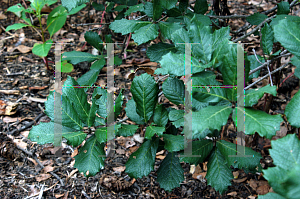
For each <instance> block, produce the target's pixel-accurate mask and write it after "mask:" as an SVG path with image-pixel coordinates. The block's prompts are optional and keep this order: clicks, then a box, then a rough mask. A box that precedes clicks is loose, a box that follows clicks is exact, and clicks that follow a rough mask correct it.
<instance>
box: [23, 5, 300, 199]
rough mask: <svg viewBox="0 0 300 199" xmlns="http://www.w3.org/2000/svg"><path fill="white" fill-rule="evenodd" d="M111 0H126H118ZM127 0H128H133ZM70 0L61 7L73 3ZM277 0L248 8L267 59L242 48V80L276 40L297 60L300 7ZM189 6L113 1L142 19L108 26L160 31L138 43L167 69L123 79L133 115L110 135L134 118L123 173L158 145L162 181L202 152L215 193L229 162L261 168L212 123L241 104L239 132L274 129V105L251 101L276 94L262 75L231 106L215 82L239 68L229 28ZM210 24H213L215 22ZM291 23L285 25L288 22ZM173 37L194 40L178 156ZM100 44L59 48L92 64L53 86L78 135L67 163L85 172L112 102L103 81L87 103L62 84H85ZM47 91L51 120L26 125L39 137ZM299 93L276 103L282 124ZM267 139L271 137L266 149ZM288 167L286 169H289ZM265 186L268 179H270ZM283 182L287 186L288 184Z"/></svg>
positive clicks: (68, 133) (146, 167) (233, 76)
mask: <svg viewBox="0 0 300 199" xmlns="http://www.w3.org/2000/svg"><path fill="white" fill-rule="evenodd" d="M64 2H65V1H63V4H64ZM72 2H73V3H74V4H72V6H73V7H76V6H78V5H80V1H72ZM113 2H115V3H118V4H122V3H123V4H125V3H124V1H121V0H120V1H113ZM126 2H127V3H128V2H131V3H132V2H136V4H137V1H126ZM68 5H71V4H68ZM72 6H71V7H70V8H68V9H72V8H73V7H72ZM118 6H121V5H118ZM284 6H286V4H285V3H282V6H278V12H279V13H278V15H277V16H276V17H275V18H274V17H273V18H270V19H267V16H266V15H264V14H261V13H256V14H254V15H251V16H249V17H248V18H247V21H249V23H250V24H252V25H257V27H261V37H262V38H261V45H262V48H263V52H264V55H265V56H264V58H266V59H264V58H263V57H259V56H258V57H255V56H256V55H252V56H247V55H244V59H245V66H244V67H245V82H246V83H248V82H250V80H251V79H252V78H254V77H258V75H259V72H255V71H257V69H256V68H258V67H259V66H260V63H259V62H263V63H261V64H264V63H266V64H269V63H271V62H273V61H274V60H276V59H277V58H279V57H281V56H283V55H284V53H286V51H285V52H284V53H281V54H279V53H280V52H273V43H274V42H275V41H276V42H280V44H281V45H282V46H283V47H284V48H286V49H287V50H288V51H290V52H291V53H293V54H294V55H295V57H293V59H292V63H293V64H294V65H296V66H298V65H299V63H300V61H299V60H298V59H299V58H300V55H299V51H298V50H297V49H298V46H299V45H300V42H299V41H300V35H299V32H300V28H298V27H299V26H298V25H299V24H298V23H299V21H300V20H298V19H299V17H294V16H290V15H286V14H287V13H286V9H285V8H286V7H284ZM188 7H189V4H188V1H180V2H179V4H177V0H173V1H156V0H154V1H152V2H145V4H137V5H132V6H129V8H128V4H126V6H123V7H119V9H120V11H121V10H122V12H123V11H124V12H123V14H124V16H126V15H127V14H129V13H130V12H140V13H142V14H145V15H146V16H147V17H145V18H143V20H128V19H125V18H122V19H120V20H115V21H114V22H112V23H111V24H110V26H109V27H110V29H112V30H113V31H114V32H115V33H121V34H123V35H125V34H129V33H134V34H132V39H133V40H134V41H135V42H136V43H137V44H143V43H146V42H149V41H151V40H154V39H156V38H157V37H158V36H159V38H160V40H161V41H165V42H160V43H157V44H153V45H151V46H150V47H149V48H148V50H147V56H148V57H149V58H150V60H151V61H156V62H159V63H160V66H161V67H160V68H158V69H156V70H155V75H165V76H166V77H167V78H166V79H165V80H164V81H163V83H162V85H160V81H156V80H155V78H154V77H153V76H152V75H149V74H146V73H145V74H142V75H140V76H136V77H134V79H133V81H132V85H131V88H130V91H131V94H132V99H130V100H129V101H128V102H127V103H126V108H125V112H126V115H127V116H128V118H129V119H130V120H132V121H133V122H135V125H128V124H123V123H121V124H118V123H117V124H115V135H116V136H124V137H126V136H133V135H134V134H135V133H136V132H137V130H138V129H139V127H142V128H143V129H145V141H144V143H143V144H142V145H141V146H140V147H139V149H138V150H137V151H136V152H134V153H133V154H131V156H130V158H129V159H128V161H127V163H126V170H125V172H126V173H127V174H128V175H129V176H130V177H132V178H142V177H143V176H147V175H148V174H149V173H150V172H151V171H153V170H154V164H155V156H156V153H157V152H158V151H160V150H163V149H164V150H166V153H167V155H166V157H165V158H164V160H163V161H162V162H161V163H160V167H159V168H158V170H157V171H156V174H157V181H158V182H159V184H160V186H161V187H162V188H164V189H165V190H167V191H171V190H172V189H173V188H175V187H179V186H180V183H181V182H182V181H183V180H184V172H183V169H182V167H181V165H180V163H181V162H186V163H189V164H194V165H197V164H199V163H203V162H206V161H207V162H208V164H207V175H206V179H207V182H208V184H209V185H211V186H212V187H214V188H215V190H217V191H219V192H220V193H224V191H226V190H227V187H228V186H230V185H231V180H232V179H233V175H232V168H238V169H243V170H245V171H246V172H261V166H260V159H261V158H262V156H261V155H260V153H258V152H256V151H254V150H252V149H251V148H249V147H245V154H246V155H248V156H251V157H246V158H245V157H241V155H243V154H241V152H240V151H237V150H236V145H235V144H233V143H230V142H227V141H225V140H221V139H220V130H221V128H222V127H223V126H224V125H226V124H227V121H228V119H229V118H232V119H233V121H234V122H235V121H236V115H238V113H239V112H242V113H243V114H245V134H247V135H253V134H255V133H256V132H257V133H258V134H259V135H260V136H261V137H265V138H267V139H271V138H272V137H273V136H275V135H276V131H278V130H280V123H281V122H283V118H282V116H283V115H281V114H275V115H271V114H268V113H266V112H264V111H261V110H258V109H256V108H253V106H254V105H256V104H257V103H258V100H259V99H260V98H262V97H263V95H264V94H266V93H267V94H271V95H273V96H276V95H277V88H276V86H271V85H270V84H269V85H266V86H264V87H261V88H256V89H250V90H246V91H245V104H244V108H240V107H235V105H236V101H237V97H238V96H237V91H236V89H234V88H221V86H222V85H232V86H235V85H237V78H240V77H237V48H236V45H235V44H234V43H233V42H232V41H231V40H230V39H231V36H230V28H229V27H218V25H216V23H217V21H213V20H214V19H213V18H214V17H216V16H215V15H214V13H213V12H210V13H208V14H205V13H206V12H207V11H208V10H207V8H208V5H207V2H206V1H202V0H198V1H196V4H195V6H194V8H193V9H194V12H192V11H190V10H189V9H188ZM121 8H122V9H121ZM127 8H128V10H126V9H127ZM123 9H124V10H123ZM193 9H192V10H193ZM125 10H126V11H125ZM162 16H163V17H162ZM147 19H148V20H147ZM212 21H213V22H212ZM269 23H270V24H269ZM212 24H215V25H214V28H212ZM290 24H292V25H293V26H292V27H289V26H290ZM215 27H217V28H215ZM85 39H86V41H87V42H88V43H90V44H91V45H92V46H93V47H95V48H97V49H98V50H99V49H101V50H103V48H102V46H100V45H99V43H101V42H102V40H101V39H100V38H99V36H98V35H97V33H93V32H87V33H86V35H85ZM238 39H239V38H237V39H235V40H238ZM235 40H233V41H235ZM182 43H196V44H195V45H192V48H191V64H192V84H193V88H192V95H191V98H192V139H193V141H192V155H193V156H192V157H188V156H183V155H184V136H183V134H184V128H182V127H183V126H184V110H181V109H180V107H182V106H184V105H185V101H184V98H185V91H184V90H185V86H184V82H183V81H182V80H181V77H182V76H184V75H185V48H184V45H182ZM103 53H104V51H103V52H102V53H101V55H99V56H97V55H96V56H95V55H90V54H88V53H82V52H76V51H72V52H66V53H65V54H64V57H63V59H65V60H67V61H69V62H70V63H72V64H77V63H79V62H82V61H90V62H93V64H92V67H91V71H92V70H97V72H93V74H96V75H88V73H87V74H85V75H84V78H82V77H81V78H79V79H78V80H77V81H76V80H75V79H73V78H72V77H68V79H67V80H66V81H65V86H66V87H64V88H63V90H62V95H61V98H62V117H63V120H62V129H63V131H62V136H63V137H64V138H65V139H66V140H67V141H68V144H70V145H72V146H78V145H79V144H81V143H82V142H83V141H84V140H85V139H87V140H86V143H85V144H84V146H83V147H82V148H80V151H79V154H78V155H77V156H76V157H75V165H74V167H76V168H78V170H79V171H80V172H83V174H84V175H85V176H93V175H95V174H96V173H97V172H99V170H100V169H102V168H103V167H104V160H105V157H103V156H104V155H105V151H104V145H105V143H106V142H107V141H108V140H107V125H106V119H107V116H108V115H109V114H110V113H111V111H113V110H107V106H106V105H107V104H109V103H112V102H109V101H107V91H106V90H105V89H103V88H99V87H97V88H95V89H94V90H93V94H92V97H91V103H88V101H87V97H88V96H87V94H86V90H85V89H84V88H79V87H76V89H75V88H74V87H70V86H68V87H67V85H73V86H78V85H80V86H91V85H93V84H94V82H95V81H96V80H97V75H98V74H99V71H100V69H101V68H102V67H103V66H104V65H105V61H104V60H105V56H103ZM79 57H80V58H79ZM258 61H259V62H258ZM281 68H282V67H281ZM299 68H300V67H298V68H297V69H296V70H297V73H296V72H295V75H299ZM279 69H280V68H279ZM279 69H278V70H279ZM254 72H255V73H254ZM250 73H251V74H250ZM217 75H218V77H217ZM160 90H162V94H163V95H164V96H165V97H166V98H167V99H168V100H169V101H170V102H172V103H173V104H175V105H177V108H170V107H167V106H166V105H165V104H161V103H160V102H159V101H158V96H159V93H160ZM58 95H60V94H58ZM53 96H54V92H51V93H50V95H49V96H48V99H47V102H46V103H45V106H46V111H45V112H46V114H47V115H48V116H49V117H50V118H51V120H52V121H51V122H49V123H41V124H40V125H38V126H35V127H33V128H32V130H31V131H30V134H29V138H30V139H31V140H32V141H36V142H38V143H39V144H45V143H53V142H54V140H53V135H54V133H53V131H52V130H51V129H53V126H54V122H55V120H54V115H53V114H54V113H53V109H54V105H53V104H54V97H53ZM122 98H123V97H122V93H120V94H119V96H118V97H117V98H116V102H115V116H116V117H117V116H118V115H119V114H120V112H121V110H122V103H123V100H122ZM299 103H300V92H299V91H298V93H296V94H295V96H294V97H293V98H292V100H291V101H290V103H289V104H288V105H287V107H286V110H285V112H284V115H285V116H286V117H287V119H288V121H289V122H290V124H291V125H292V126H293V127H297V128H299V127H300V121H299V118H300V110H299V109H300V106H299ZM173 107H174V106H173ZM239 119H241V118H239ZM92 127H93V128H92ZM86 129H89V130H86ZM88 134H90V135H88ZM278 142H279V141H278ZM275 143H276V142H275ZM276 147H277V146H276V144H274V149H275V148H276ZM275 150H276V149H275ZM271 153H272V152H271ZM284 169H285V168H284ZM266 171H268V170H266ZM293 172H297V170H295V171H293ZM287 175H288V176H291V175H292V173H290V174H287ZM267 176H268V177H266V178H268V179H271V177H269V174H267ZM293 180H296V181H297V179H295V178H291V179H290V178H289V179H286V178H285V179H284V182H285V183H290V182H292V181H293ZM297 182H299V181H297ZM274 186H277V185H276V183H274ZM290 189H293V187H292V186H289V190H290ZM282 190H283V189H281V188H278V193H279V194H282V193H283V192H282ZM293 190H294V189H293Z"/></svg>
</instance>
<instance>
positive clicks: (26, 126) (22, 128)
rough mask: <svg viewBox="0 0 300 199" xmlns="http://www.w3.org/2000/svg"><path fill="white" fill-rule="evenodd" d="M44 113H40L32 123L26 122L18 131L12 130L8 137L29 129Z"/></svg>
mask: <svg viewBox="0 0 300 199" xmlns="http://www.w3.org/2000/svg"><path fill="white" fill-rule="evenodd" d="M44 114H45V113H40V114H39V115H38V116H37V117H36V118H35V119H34V120H33V121H31V122H28V123H27V124H26V125H25V126H22V127H21V128H20V129H14V130H13V131H11V132H9V133H8V134H9V135H13V134H14V133H15V132H20V131H24V130H25V129H27V128H29V127H31V126H32V125H33V124H35V123H36V122H37V121H38V120H39V119H40V118H41V117H42V116H44Z"/></svg>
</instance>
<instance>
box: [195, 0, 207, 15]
mask: <svg viewBox="0 0 300 199" xmlns="http://www.w3.org/2000/svg"><path fill="white" fill-rule="evenodd" d="M194 10H195V13H197V14H203V15H204V14H205V13H206V11H207V10H208V4H207V0H197V1H196V3H195V7H194Z"/></svg>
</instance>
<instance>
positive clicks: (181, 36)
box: [171, 28, 190, 53]
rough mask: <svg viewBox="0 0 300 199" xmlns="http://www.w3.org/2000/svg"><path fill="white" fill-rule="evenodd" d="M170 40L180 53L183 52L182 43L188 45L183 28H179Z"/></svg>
mask: <svg viewBox="0 0 300 199" xmlns="http://www.w3.org/2000/svg"><path fill="white" fill-rule="evenodd" d="M171 40H172V41H173V43H175V47H176V49H178V50H179V51H180V52H182V53H184V52H185V45H184V43H190V38H189V35H188V32H187V31H186V30H185V29H184V28H180V29H178V30H176V31H174V33H173V34H172V35H171Z"/></svg>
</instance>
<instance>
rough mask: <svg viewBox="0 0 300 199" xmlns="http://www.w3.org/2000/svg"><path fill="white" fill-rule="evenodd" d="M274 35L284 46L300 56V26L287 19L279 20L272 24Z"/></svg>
mask: <svg viewBox="0 0 300 199" xmlns="http://www.w3.org/2000/svg"><path fill="white" fill-rule="evenodd" d="M274 36H275V39H276V40H277V41H279V42H280V43H281V45H282V46H283V47H284V48H286V49H287V50H288V51H290V52H291V53H293V54H294V55H295V56H297V57H298V58H300V51H299V45H300V28H299V26H298V25H297V24H296V23H294V22H292V21H288V20H287V19H283V20H281V21H280V22H279V23H278V24H277V25H275V26H274Z"/></svg>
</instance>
